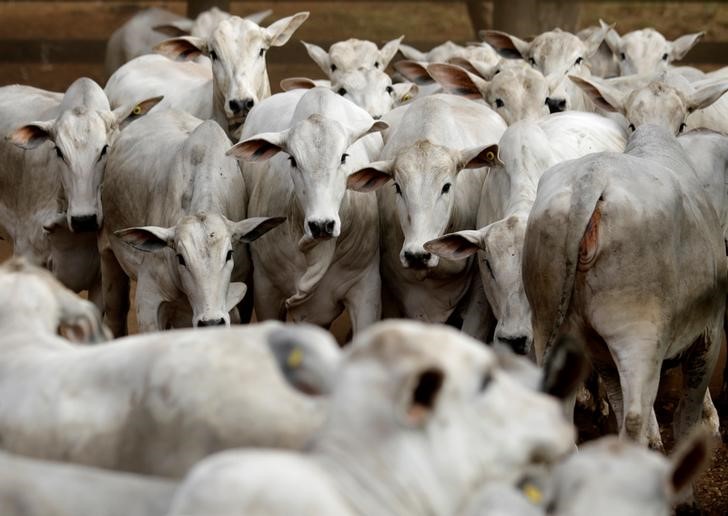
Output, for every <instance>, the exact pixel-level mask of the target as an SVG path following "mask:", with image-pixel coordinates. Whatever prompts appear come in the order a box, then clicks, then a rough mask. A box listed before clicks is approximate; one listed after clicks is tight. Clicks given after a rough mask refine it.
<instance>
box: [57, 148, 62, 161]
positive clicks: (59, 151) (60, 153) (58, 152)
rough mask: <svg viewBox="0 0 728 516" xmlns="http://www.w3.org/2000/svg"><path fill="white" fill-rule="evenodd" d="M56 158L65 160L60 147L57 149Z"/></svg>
mask: <svg viewBox="0 0 728 516" xmlns="http://www.w3.org/2000/svg"><path fill="white" fill-rule="evenodd" d="M56 156H58V157H59V158H61V159H63V152H61V149H60V148H59V147H56Z"/></svg>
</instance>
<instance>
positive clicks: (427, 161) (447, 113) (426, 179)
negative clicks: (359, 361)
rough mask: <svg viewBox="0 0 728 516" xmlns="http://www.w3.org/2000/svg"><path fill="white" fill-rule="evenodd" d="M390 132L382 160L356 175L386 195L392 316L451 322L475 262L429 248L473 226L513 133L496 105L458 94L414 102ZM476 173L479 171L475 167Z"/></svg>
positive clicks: (383, 217) (464, 299) (386, 280)
mask: <svg viewBox="0 0 728 516" xmlns="http://www.w3.org/2000/svg"><path fill="white" fill-rule="evenodd" d="M399 109H400V110H405V111H404V114H403V116H401V117H400V118H399V120H398V122H397V125H395V126H393V128H392V129H390V130H389V134H388V136H387V143H386V144H385V146H384V149H383V150H382V154H381V158H380V161H376V162H373V163H370V164H369V165H367V166H366V167H365V168H362V169H361V170H359V171H358V172H356V174H354V175H353V176H352V182H356V184H359V185H362V186H364V187H369V186H371V185H375V184H377V185H378V184H384V183H386V182H388V181H389V180H390V179H391V180H393V181H394V185H393V186H390V187H389V188H386V189H382V190H381V191H380V192H379V193H378V195H379V211H380V221H381V231H382V236H381V242H382V279H383V286H384V290H385V293H384V295H383V298H384V301H385V303H386V304H385V316H389V317H395V316H406V317H410V318H415V319H419V320H422V321H429V322H445V321H446V320H447V319H448V318H449V317H450V315H451V314H453V312H455V311H456V310H457V315H461V311H462V310H463V309H464V308H465V306H466V305H467V304H468V303H469V299H468V298H469V297H470V296H468V295H467V294H469V292H470V289H471V286H472V285H474V284H475V285H476V286H477V280H476V281H475V282H474V281H473V280H474V279H475V274H474V268H473V263H472V261H467V262H455V261H450V260H442V261H440V260H439V258H438V257H437V256H435V255H433V254H431V253H430V252H428V251H426V250H425V249H424V247H423V246H424V244H425V242H427V241H429V240H432V239H433V238H437V237H439V236H441V235H442V234H443V233H445V232H449V231H453V230H455V231H458V230H461V229H474V228H475V218H476V215H477V211H478V203H479V192H480V190H481V188H482V185H483V178H484V176H485V172H486V169H485V168H483V167H489V166H493V165H495V164H496V162H497V152H498V146H497V142H498V140H499V139H500V137H501V135H502V134H503V132H504V131H505V129H506V124H505V122H504V121H503V119H502V118H501V117H500V116H499V115H498V114H496V113H495V112H494V111H492V110H491V109H490V108H488V107H486V106H483V105H479V104H476V103H473V102H472V101H469V100H467V99H464V98H462V97H456V96H454V95H433V96H430V97H424V98H422V99H418V100H415V101H414V102H412V103H411V104H410V105H409V106H408V107H407V106H405V107H402V108H399ZM470 169H475V170H470Z"/></svg>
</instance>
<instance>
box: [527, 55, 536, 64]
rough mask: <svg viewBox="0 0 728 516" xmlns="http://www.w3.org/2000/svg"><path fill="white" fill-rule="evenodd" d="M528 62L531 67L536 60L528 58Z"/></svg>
mask: <svg viewBox="0 0 728 516" xmlns="http://www.w3.org/2000/svg"><path fill="white" fill-rule="evenodd" d="M528 62H529V63H530V64H531V66H536V60H535V59H534V58H532V57H529V58H528Z"/></svg>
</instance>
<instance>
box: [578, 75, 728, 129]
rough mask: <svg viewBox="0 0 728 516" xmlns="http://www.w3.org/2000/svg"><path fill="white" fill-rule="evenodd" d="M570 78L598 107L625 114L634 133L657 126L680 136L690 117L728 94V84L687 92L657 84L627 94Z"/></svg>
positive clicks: (662, 83) (589, 80)
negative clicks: (653, 125)
mask: <svg viewBox="0 0 728 516" xmlns="http://www.w3.org/2000/svg"><path fill="white" fill-rule="evenodd" d="M569 78H570V79H571V80H572V81H573V82H574V83H575V84H576V85H577V86H578V87H579V88H581V89H582V90H583V91H584V92H585V93H586V94H587V95H589V97H590V98H591V99H592V101H593V102H594V104H596V105H597V106H598V107H600V108H602V109H605V110H607V111H613V112H617V113H621V114H622V115H623V116H624V117H625V118H626V119H627V122H628V123H629V128H630V129H631V130H632V131H634V130H635V129H636V128H637V127H639V126H641V125H644V124H657V125H660V126H662V127H665V128H668V129H670V130H672V131H673V132H674V133H675V134H676V135H677V134H680V133H681V132H683V131H684V130H685V128H686V127H687V126H686V121H687V118H688V115H689V114H690V113H692V112H693V111H695V110H696V109H704V108H706V107H708V106H710V105H712V104H713V103H714V102H716V101H717V100H718V99H719V98H720V97H721V96H722V95H723V94H724V93H725V92H726V91H728V81H721V82H715V83H712V84H708V85H707V86H703V87H701V88H699V89H696V90H694V91H691V92H686V91H684V89H683V88H681V87H679V86H675V85H671V84H667V83H665V82H663V81H662V80H656V81H652V82H651V83H649V84H648V85H646V86H644V87H638V88H636V89H634V90H633V91H631V92H629V93H624V92H622V91H621V90H619V89H617V88H616V87H613V86H611V85H608V84H607V83H605V82H604V81H600V80H598V79H596V78H590V79H585V78H582V77H572V76H570V77H569Z"/></svg>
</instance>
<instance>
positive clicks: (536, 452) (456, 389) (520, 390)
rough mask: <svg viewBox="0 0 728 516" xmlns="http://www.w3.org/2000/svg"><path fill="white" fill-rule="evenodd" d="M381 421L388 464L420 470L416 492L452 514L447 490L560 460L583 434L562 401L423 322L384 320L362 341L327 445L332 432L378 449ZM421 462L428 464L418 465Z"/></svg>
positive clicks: (469, 342)
mask: <svg viewBox="0 0 728 516" xmlns="http://www.w3.org/2000/svg"><path fill="white" fill-rule="evenodd" d="M363 392H366V396H364V397H362V395H361V394H362V393H363ZM352 399H356V400H358V402H357V403H352V402H351V400H352ZM371 428H376V429H377V436H376V439H377V446H376V447H375V448H376V451H375V453H381V454H382V455H383V456H384V457H388V459H387V464H388V465H389V467H388V469H391V470H392V471H393V474H395V475H397V478H398V479H400V480H403V478H405V477H407V476H408V475H416V476H417V479H416V480H415V479H414V478H413V479H412V480H413V482H407V485H409V486H412V487H413V489H421V490H422V492H419V491H418V492H413V493H412V494H413V495H414V496H416V497H418V498H419V497H422V500H427V501H428V502H432V500H433V497H435V498H437V500H438V501H439V502H440V503H438V504H436V506H437V507H438V508H439V511H436V512H439V513H443V514H444V513H448V514H449V513H455V512H456V511H455V510H454V507H447V508H445V506H443V505H442V502H443V501H444V500H446V499H448V498H447V496H449V497H452V498H450V501H451V503H453V504H456V505H457V504H459V503H460V502H461V501H462V498H461V497H460V495H461V494H462V491H460V490H461V489H470V488H472V486H473V485H475V484H476V483H478V482H485V481H488V480H490V479H492V478H493V477H495V476H497V477H498V478H499V479H501V480H504V481H508V480H509V479H514V478H516V477H519V476H520V474H521V472H522V471H523V469H524V468H526V467H528V466H529V465H530V464H531V462H532V461H539V462H545V463H551V462H552V461H554V460H555V459H557V458H558V457H560V456H562V455H564V454H566V453H567V452H568V451H570V450H571V449H572V448H573V439H574V430H573V428H572V426H571V425H569V424H568V423H567V422H566V421H565V419H564V416H563V412H562V410H561V409H560V407H559V404H558V403H557V401H556V400H555V399H554V398H550V397H548V396H545V395H543V394H541V393H538V392H534V391H533V390H530V389H528V388H527V387H525V386H524V385H523V384H522V383H521V381H520V380H518V379H516V378H513V377H511V376H510V375H509V374H508V373H507V372H506V370H504V369H503V368H502V367H501V366H500V363H499V360H498V358H497V357H496V355H495V353H494V352H493V351H492V350H490V349H489V348H487V347H484V346H483V345H482V344H481V343H478V342H477V341H475V340H473V339H470V338H469V337H467V336H464V335H463V334H462V333H460V332H458V331H455V330H453V329H451V328H447V327H444V326H435V325H426V324H422V323H417V322H413V321H391V322H383V323H379V324H377V325H375V326H372V327H371V328H370V329H368V330H367V331H365V332H364V333H362V334H361V335H360V336H359V337H357V338H356V339H355V340H354V342H353V343H352V345H351V347H350V349H349V354H348V355H347V356H346V357H345V359H344V361H343V363H342V365H341V367H340V370H339V375H338V377H337V382H336V385H335V387H334V389H333V390H332V401H331V405H330V412H329V422H328V424H327V425H326V427H325V428H324V430H323V433H324V438H322V439H321V442H327V435H326V434H328V433H330V432H331V433H335V436H336V437H337V438H338V437H343V436H346V439H347V441H348V440H351V442H356V443H359V444H357V446H355V447H354V448H357V449H360V450H361V451H362V452H363V453H366V454H371V450H372V448H371V447H370V446H367V445H366V443H368V442H369V441H370V440H371V438H372V436H371ZM402 450H406V453H405V454H404V455H403V454H402ZM375 459H379V457H375ZM363 460H368V457H367V459H363ZM412 460H415V461H416V462H417V463H418V464H420V466H421V467H418V468H416V469H413V468H411V467H408V466H407V465H408V464H409V465H411V464H412V462H411V461H412ZM400 461H401V462H400ZM400 468H401V469H400ZM402 475H404V476H405V477H402ZM443 478H447V479H448V482H447V485H446V486H444V485H442V479H443ZM438 479H439V480H438ZM385 483H386V481H385ZM415 486H416V487H415ZM442 490H444V491H445V492H447V493H448V494H447V495H446V498H444V499H443V498H440V495H442V494H443V492H442ZM428 502H425V504H427V503H428ZM421 506H422V505H421Z"/></svg>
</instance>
